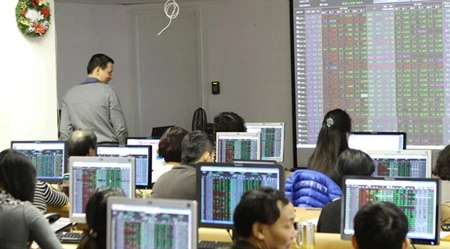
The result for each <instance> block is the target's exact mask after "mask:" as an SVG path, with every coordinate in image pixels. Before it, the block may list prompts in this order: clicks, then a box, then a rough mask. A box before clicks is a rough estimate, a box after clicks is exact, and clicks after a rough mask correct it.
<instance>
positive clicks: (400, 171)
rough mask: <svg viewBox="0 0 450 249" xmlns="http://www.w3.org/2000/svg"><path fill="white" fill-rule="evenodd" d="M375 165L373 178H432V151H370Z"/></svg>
mask: <svg viewBox="0 0 450 249" xmlns="http://www.w3.org/2000/svg"><path fill="white" fill-rule="evenodd" d="M368 154H369V156H370V157H371V158H372V159H373V161H374V163H375V172H374V173H373V176H380V177H408V178H410V177H412V178H430V177H431V161H432V160H431V150H393V151H368Z"/></svg>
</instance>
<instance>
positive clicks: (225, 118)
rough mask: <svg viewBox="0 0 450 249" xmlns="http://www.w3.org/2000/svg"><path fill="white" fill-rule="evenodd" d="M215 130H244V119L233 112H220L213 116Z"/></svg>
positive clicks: (245, 129)
mask: <svg viewBox="0 0 450 249" xmlns="http://www.w3.org/2000/svg"><path fill="white" fill-rule="evenodd" d="M214 131H215V132H246V131H247V128H246V127H245V120H244V119H243V118H242V117H241V116H239V115H237V114H236V113H234V112H222V113H220V114H219V115H217V116H215V117H214Z"/></svg>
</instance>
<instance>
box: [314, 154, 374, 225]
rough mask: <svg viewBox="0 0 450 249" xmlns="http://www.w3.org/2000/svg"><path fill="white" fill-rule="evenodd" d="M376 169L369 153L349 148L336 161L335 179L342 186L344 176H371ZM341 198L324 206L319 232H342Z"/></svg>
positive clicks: (319, 222)
mask: <svg viewBox="0 0 450 249" xmlns="http://www.w3.org/2000/svg"><path fill="white" fill-rule="evenodd" d="M374 171H375V165H374V162H373V160H372V158H370V156H369V155H367V154H366V153H364V152H362V151H360V150H354V149H348V150H345V151H344V152H342V153H341V155H340V156H339V158H338V160H337V162H336V173H335V175H334V177H333V178H334V179H335V181H336V182H338V183H340V184H339V186H342V178H343V177H344V176H371V175H372V174H373V172H374ZM340 224H341V199H338V200H335V201H333V202H331V203H329V204H328V205H326V206H324V207H323V208H322V212H321V213H320V217H319V221H318V223H317V232H319V233H340V232H341V227H340Z"/></svg>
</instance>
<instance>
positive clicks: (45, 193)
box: [33, 130, 97, 213]
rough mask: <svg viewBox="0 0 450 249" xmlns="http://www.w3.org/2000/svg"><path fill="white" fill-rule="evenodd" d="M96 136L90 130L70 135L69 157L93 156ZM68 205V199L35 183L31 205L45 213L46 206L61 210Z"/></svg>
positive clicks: (54, 190)
mask: <svg viewBox="0 0 450 249" xmlns="http://www.w3.org/2000/svg"><path fill="white" fill-rule="evenodd" d="M96 144H97V136H96V135H95V133H94V132H92V131H90V130H76V131H74V132H73V133H72V135H71V136H70V138H69V141H68V151H69V156H95V146H96ZM67 203H69V198H68V197H67V195H66V194H64V193H63V192H60V191H58V190H56V189H54V188H52V187H51V186H49V185H48V184H47V183H45V182H42V181H37V182H36V188H35V190H34V199H33V204H34V205H35V206H36V207H37V208H38V209H39V210H41V212H43V213H45V212H47V206H51V207H55V208H62V207H64V206H65V205H67Z"/></svg>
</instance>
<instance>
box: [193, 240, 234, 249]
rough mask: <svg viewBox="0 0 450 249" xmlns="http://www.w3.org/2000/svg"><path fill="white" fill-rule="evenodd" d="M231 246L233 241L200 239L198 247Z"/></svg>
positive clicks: (201, 248) (207, 248)
mask: <svg viewBox="0 0 450 249" xmlns="http://www.w3.org/2000/svg"><path fill="white" fill-rule="evenodd" d="M230 246H231V242H219V241H205V240H202V241H199V242H198V247H197V248H198V249H216V248H224V249H227V248H228V247H230Z"/></svg>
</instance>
